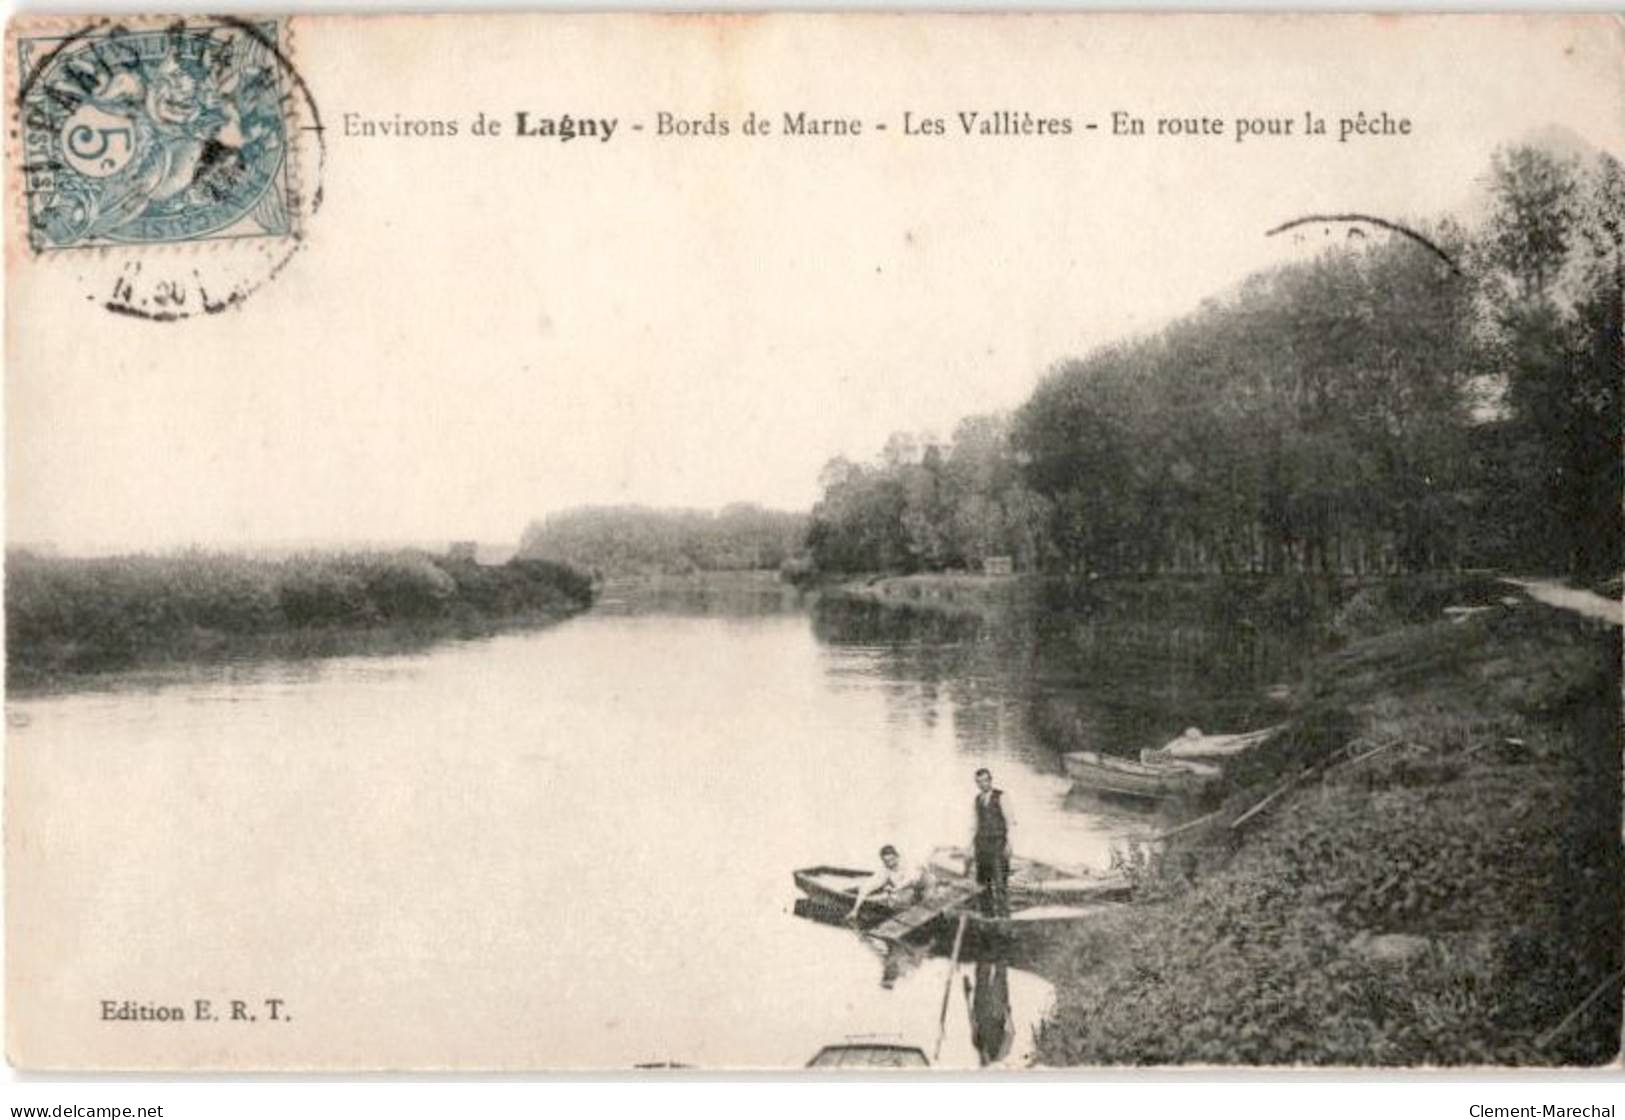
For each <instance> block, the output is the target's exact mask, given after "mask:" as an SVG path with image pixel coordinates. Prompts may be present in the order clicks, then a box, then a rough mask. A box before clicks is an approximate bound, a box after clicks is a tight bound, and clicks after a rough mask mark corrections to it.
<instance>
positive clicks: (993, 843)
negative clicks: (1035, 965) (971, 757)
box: [965, 769, 1016, 918]
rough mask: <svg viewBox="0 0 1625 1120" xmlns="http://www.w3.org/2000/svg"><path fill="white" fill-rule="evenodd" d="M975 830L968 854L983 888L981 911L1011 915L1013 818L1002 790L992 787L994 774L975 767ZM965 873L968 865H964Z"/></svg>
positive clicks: (977, 879)
mask: <svg viewBox="0 0 1625 1120" xmlns="http://www.w3.org/2000/svg"><path fill="white" fill-rule="evenodd" d="M974 808H975V810H976V832H975V833H974V835H973V836H972V837H971V858H972V860H974V861H975V864H976V882H977V883H978V884H980V885H981V886H982V888H983V890H982V913H983V914H985V915H987V916H988V917H992V918H1008V917H1009V916H1010V887H1009V883H1010V832H1011V830H1012V829H1013V828H1014V827H1015V823H1016V822H1015V818H1014V816H1013V815H1012V814H1011V812H1010V809H1009V807H1008V806H1007V805H1005V803H1004V791H1003V790H1002V789H994V788H993V774H992V772H991V771H989V770H986V769H982V770H978V771H976V801H975V805H974ZM965 870H966V872H967V873H968V872H969V871H970V868H968V867H967V868H966V869H965Z"/></svg>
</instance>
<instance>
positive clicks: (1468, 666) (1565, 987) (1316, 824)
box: [1039, 592, 1622, 1065]
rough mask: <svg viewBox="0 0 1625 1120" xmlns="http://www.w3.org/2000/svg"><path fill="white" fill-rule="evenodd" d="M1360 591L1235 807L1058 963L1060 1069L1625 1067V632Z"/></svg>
mask: <svg viewBox="0 0 1625 1120" xmlns="http://www.w3.org/2000/svg"><path fill="white" fill-rule="evenodd" d="M1367 598H1368V600H1381V601H1368V602H1367V603H1366V604H1365V606H1364V607H1361V608H1358V609H1355V610H1352V611H1351V610H1350V607H1349V604H1345V606H1344V609H1343V612H1342V614H1343V616H1344V617H1345V619H1346V621H1348V622H1354V621H1358V622H1360V624H1361V625H1360V626H1359V627H1358V629H1359V630H1360V631H1362V633H1361V636H1359V637H1355V638H1351V639H1349V640H1348V641H1347V643H1346V644H1344V645H1343V646H1342V647H1341V648H1339V649H1336V650H1335V651H1333V652H1330V653H1327V654H1326V655H1324V656H1322V657H1320V658H1318V659H1316V660H1315V661H1314V662H1313V663H1312V664H1311V665H1310V666H1309V668H1308V671H1307V673H1306V677H1305V682H1304V687H1303V689H1302V691H1301V695H1299V696H1297V697H1296V698H1295V700H1294V708H1295V710H1294V712H1293V718H1292V724H1291V728H1290V730H1289V731H1288V732H1287V733H1286V734H1285V735H1284V736H1283V737H1282V738H1281V739H1280V740H1278V742H1277V743H1275V744H1272V749H1271V750H1269V751H1268V752H1265V753H1263V754H1261V756H1260V757H1259V758H1257V759H1254V760H1251V761H1250V762H1249V765H1250V767H1251V770H1250V771H1249V772H1248V773H1246V774H1245V775H1244V776H1243V780H1242V781H1241V782H1240V783H1239V784H1238V786H1237V787H1236V788H1234V789H1233V790H1232V792H1231V793H1230V796H1229V797H1228V798H1227V800H1226V802H1225V804H1224V805H1223V806H1222V807H1221V809H1220V811H1219V812H1217V813H1216V814H1214V816H1213V817H1212V818H1211V819H1210V821H1209V823H1207V824H1206V825H1204V826H1202V827H1200V828H1196V829H1192V830H1190V831H1189V832H1187V833H1185V834H1183V835H1182V836H1180V837H1178V838H1177V839H1176V840H1173V841H1171V842H1170V844H1169V850H1167V851H1164V852H1162V853H1161V854H1160V855H1159V856H1158V857H1156V858H1154V859H1153V860H1152V861H1151V862H1150V864H1149V865H1148V866H1147V867H1145V868H1143V869H1141V871H1140V873H1139V874H1140V877H1141V880H1142V886H1143V889H1142V890H1141V891H1140V895H1139V900H1138V901H1136V902H1135V903H1134V904H1132V905H1131V906H1129V907H1126V908H1124V909H1123V910H1122V911H1121V912H1119V913H1117V914H1114V915H1112V916H1111V917H1110V918H1108V919H1106V920H1105V921H1104V922H1102V923H1101V924H1100V925H1098V926H1096V927H1094V928H1092V929H1090V930H1088V931H1085V932H1082V933H1080V934H1078V935H1077V936H1076V937H1075V938H1074V939H1073V940H1072V941H1071V943H1070V944H1069V945H1067V946H1065V947H1064V948H1063V949H1062V950H1061V951H1060V952H1059V953H1058V954H1057V955H1056V957H1055V958H1054V959H1053V960H1052V961H1051V962H1049V964H1048V966H1047V967H1046V972H1047V973H1048V974H1049V976H1050V978H1051V979H1052V980H1053V981H1054V982H1055V983H1056V986H1057V992H1058V998H1057V1007H1056V1011H1055V1014H1054V1015H1053V1017H1052V1018H1051V1019H1050V1020H1049V1021H1048V1022H1047V1023H1046V1024H1045V1026H1044V1028H1043V1030H1042V1032H1041V1036H1040V1040H1039V1053H1040V1060H1041V1061H1042V1062H1043V1063H1044V1064H1049V1065H1073V1064H1152V1065H1162V1064H1180V1063H1204V1062H1223V1063H1227V1064H1228V1063H1235V1062H1244V1063H1257V1064H1267V1065H1283V1064H1299V1063H1305V1064H1330V1065H1415V1064H1437V1065H1458V1064H1511V1065H1552V1064H1596V1063H1601V1062H1605V1061H1609V1060H1611V1059H1612V1058H1613V1056H1614V1054H1615V1053H1616V1051H1617V1050H1618V1047H1619V1037H1620V1032H1619V1025H1620V1019H1619V1016H1620V997H1619V984H1618V983H1617V976H1614V973H1615V970H1617V969H1618V968H1619V966H1620V963H1621V960H1620V957H1621V948H1620V947H1621V917H1620V895H1619V889H1620V888H1619V883H1620V882H1621V870H1622V868H1621V861H1620V821H1621V813H1620V789H1621V773H1620V725H1619V664H1620V645H1619V631H1618V629H1617V627H1611V626H1607V625H1604V624H1601V623H1597V622H1594V621H1590V620H1587V619H1584V618H1579V617H1575V616H1573V615H1571V614H1568V613H1565V612H1563V611H1560V610H1557V609H1554V608H1551V607H1548V606H1544V605H1541V604H1537V603H1534V602H1531V601H1529V600H1528V599H1526V598H1522V597H1513V598H1510V599H1508V600H1506V601H1502V600H1499V599H1498V600H1496V602H1495V603H1494V605H1493V606H1489V607H1488V608H1487V609H1481V610H1473V611H1468V612H1458V613H1456V614H1454V615H1453V616H1449V617H1445V618H1440V617H1439V616H1438V614H1436V613H1435V614H1433V615H1432V616H1431V618H1429V617H1427V616H1425V615H1424V616H1423V617H1421V618H1415V619H1412V620H1411V621H1409V622H1398V623H1397V624H1394V623H1392V621H1391V620H1392V619H1393V618H1394V617H1395V616H1394V615H1391V614H1388V613H1387V611H1386V609H1385V604H1386V602H1387V600H1388V599H1390V598H1392V596H1390V595H1388V594H1387V593H1385V592H1377V593H1374V594H1372V595H1370V596H1368V597H1367ZM1400 598H1401V599H1404V598H1405V596H1403V595H1401V596H1400ZM1350 602H1351V603H1352V600H1351V601H1350ZM1384 618H1387V619H1390V624H1386V625H1385V624H1383V622H1381V621H1380V620H1381V619H1384ZM1317 766H1318V769H1315V770H1313V771H1312V772H1311V773H1310V774H1309V776H1308V777H1306V778H1304V779H1303V780H1301V781H1300V782H1299V783H1298V784H1297V785H1296V786H1295V787H1294V788H1291V789H1290V790H1289V791H1288V792H1287V793H1285V794H1284V795H1282V796H1280V797H1279V798H1278V799H1277V800H1276V801H1275V802H1273V803H1272V804H1271V805H1270V806H1268V807H1267V808H1266V809H1265V810H1264V811H1263V812H1261V813H1260V814H1258V815H1257V816H1255V817H1254V818H1252V820H1251V821H1250V822H1249V824H1248V826H1247V827H1246V828H1244V829H1235V828H1233V827H1231V825H1232V822H1234V821H1235V820H1237V819H1238V818H1239V817H1241V816H1242V815H1243V814H1244V813H1245V812H1246V811H1247V810H1248V809H1249V807H1251V806H1253V805H1256V804H1257V802H1258V801H1260V800H1261V799H1262V798H1263V796H1264V795H1266V794H1267V793H1269V792H1271V791H1273V790H1275V789H1278V788H1280V786H1281V785H1283V784H1284V783H1285V781H1286V780H1287V779H1289V778H1291V777H1293V776H1295V775H1298V774H1301V773H1302V772H1303V771H1305V770H1308V769H1309V768H1311V767H1317ZM1610 977H1613V979H1612V980H1611V979H1610ZM1599 990H1600V991H1601V993H1602V994H1601V995H1600V996H1599V997H1598V998H1596V999H1595V1000H1594V1001H1593V1002H1592V1003H1590V1004H1589V1005H1588V1006H1586V1007H1585V1009H1584V1010H1582V1011H1580V1012H1579V1013H1578V1014H1574V1015H1573V1017H1572V1018H1570V1017H1569V1016H1570V1015H1571V1013H1572V1012H1574V1011H1575V1009H1576V1008H1579V1007H1581V1005H1582V1004H1583V1003H1584V1001H1585V1000H1586V999H1587V997H1588V996H1591V995H1593V993H1595V992H1598V991H1599Z"/></svg>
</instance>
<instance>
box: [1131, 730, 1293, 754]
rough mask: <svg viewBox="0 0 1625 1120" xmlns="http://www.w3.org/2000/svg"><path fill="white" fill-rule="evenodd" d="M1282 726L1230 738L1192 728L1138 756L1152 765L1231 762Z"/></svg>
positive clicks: (1240, 733)
mask: <svg viewBox="0 0 1625 1120" xmlns="http://www.w3.org/2000/svg"><path fill="white" fill-rule="evenodd" d="M1284 726H1285V725H1284V724H1276V725H1275V726H1274V727H1265V728H1261V729H1260V730H1258V731H1243V732H1239V733H1236V734H1233V735H1204V734H1202V732H1201V731H1200V730H1199V729H1198V728H1195V727H1189V728H1186V729H1185V733H1184V734H1183V735H1180V736H1179V737H1178V738H1176V739H1172V740H1170V741H1169V742H1167V743H1165V744H1164V745H1163V746H1160V747H1150V748H1147V749H1146V750H1143V751H1141V752H1140V761H1141V762H1145V763H1151V764H1155V763H1158V762H1168V761H1173V760H1179V759H1198V760H1200V759H1215V758H1234V757H1235V756H1236V755H1239V754H1245V753H1246V752H1247V751H1250V750H1252V749H1253V748H1254V747H1256V746H1259V745H1261V744H1263V743H1267V742H1268V741H1269V740H1270V739H1272V738H1274V737H1275V736H1276V734H1278V733H1279V732H1280V731H1281V729H1282V727H1284Z"/></svg>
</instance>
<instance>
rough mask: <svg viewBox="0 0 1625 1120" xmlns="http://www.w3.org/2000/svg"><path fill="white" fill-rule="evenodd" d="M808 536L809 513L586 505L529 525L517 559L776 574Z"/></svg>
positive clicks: (588, 566) (650, 570) (608, 569)
mask: <svg viewBox="0 0 1625 1120" xmlns="http://www.w3.org/2000/svg"><path fill="white" fill-rule="evenodd" d="M806 533H807V517H806V515H805V514H800V513H781V512H779V511H777V510H770V509H763V508H762V507H761V506H757V505H750V504H746V503H739V504H735V505H730V506H727V507H725V508H724V509H722V510H721V511H720V512H711V511H709V510H693V509H649V508H646V507H644V506H586V507H582V508H579V509H571V510H566V511H565V512H563V513H557V514H553V515H552V516H550V517H548V518H546V519H545V520H543V521H540V522H532V523H531V525H530V526H529V527H528V528H527V529H526V530H525V534H524V536H523V537H522V538H521V540H520V544H519V554H520V555H521V556H528V557H534V558H536V559H544V560H554V561H558V562H559V563H564V564H571V565H574V566H576V567H579V568H581V569H583V570H588V571H593V572H597V573H599V574H601V575H636V574H655V573H661V574H683V573H689V572H697V571H703V572H717V571H747V570H752V569H760V568H767V569H777V568H779V567H780V566H781V565H783V564H784V563H785V561H787V560H789V559H791V558H792V557H793V556H795V555H796V554H797V553H798V552H799V551H800V550H801V547H802V540H803V538H804V537H805V536H806Z"/></svg>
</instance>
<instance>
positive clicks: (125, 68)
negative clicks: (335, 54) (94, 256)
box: [17, 21, 291, 251]
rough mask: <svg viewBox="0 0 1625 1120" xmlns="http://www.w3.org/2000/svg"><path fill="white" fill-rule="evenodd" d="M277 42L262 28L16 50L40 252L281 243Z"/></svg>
mask: <svg viewBox="0 0 1625 1120" xmlns="http://www.w3.org/2000/svg"><path fill="white" fill-rule="evenodd" d="M277 36H278V27H277V25H276V24H275V23H274V22H269V21H266V22H260V23H255V24H248V25H242V24H223V23H215V24H208V23H204V24H193V25H185V24H171V25H169V26H166V27H162V28H155V29H150V30H140V31H137V30H129V29H126V28H123V27H119V26H109V27H103V28H98V29H96V30H95V31H93V32H89V33H84V32H80V33H75V34H70V35H59V36H49V37H44V36H41V37H36V36H29V37H23V38H19V39H18V42H17V49H18V55H19V57H18V64H19V72H20V73H21V74H23V75H25V76H26V81H27V83H28V84H27V86H26V88H25V89H24V90H23V91H22V104H21V106H20V109H21V112H22V126H23V133H24V143H25V160H26V164H25V166H26V173H27V192H28V229H29V238H30V242H31V244H32V246H33V248H34V249H35V250H36V251H49V250H54V249H70V248H77V247H82V246H90V245H97V244H107V243H151V242H173V241H195V240H199V239H203V238H222V237H255V236H285V235H287V234H288V233H289V232H290V230H291V224H290V223H291V216H290V206H289V203H290V201H291V199H290V193H291V187H290V181H289V177H290V171H289V167H288V159H287V149H288V132H289V128H288V122H287V120H286V118H285V114H284V112H283V97H284V92H285V91H284V89H283V85H284V78H283V75H282V73H281V67H280V65H279V62H278V59H277V56H276V54H275V53H274V52H275V47H276V43H277Z"/></svg>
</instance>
